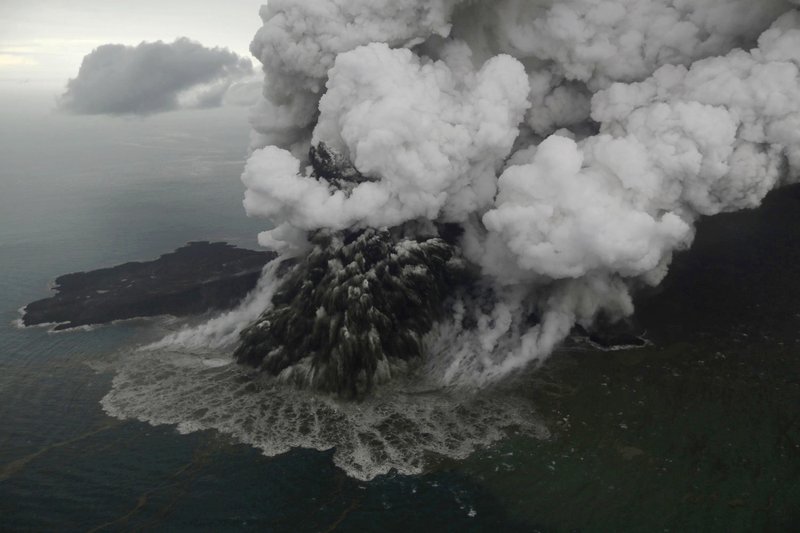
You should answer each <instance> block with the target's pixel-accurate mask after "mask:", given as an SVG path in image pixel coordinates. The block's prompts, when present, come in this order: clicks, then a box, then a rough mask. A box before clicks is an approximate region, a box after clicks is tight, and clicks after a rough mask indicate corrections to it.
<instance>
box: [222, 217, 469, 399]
mask: <svg viewBox="0 0 800 533" xmlns="http://www.w3.org/2000/svg"><path fill="white" fill-rule="evenodd" d="M311 242H312V244H313V245H314V248H313V250H312V251H311V253H310V254H309V255H308V256H307V257H306V258H305V259H303V260H301V261H300V262H299V263H297V264H296V265H295V266H294V267H293V268H292V270H291V271H290V272H289V273H288V275H287V276H286V278H285V279H284V280H283V282H282V285H281V287H280V288H279V290H278V291H277V293H276V294H275V296H274V297H273V300H272V303H273V307H272V308H271V309H269V310H267V311H266V312H265V313H264V314H263V315H262V316H261V317H260V318H259V319H258V320H257V321H256V322H255V323H254V324H252V325H251V326H250V327H249V328H248V329H246V330H245V331H244V332H243V333H242V338H241V345H240V346H239V348H238V349H237V350H236V358H237V360H238V361H239V362H242V363H246V364H249V365H252V366H256V367H259V368H260V369H261V370H263V371H266V372H268V373H270V374H273V375H278V374H282V375H283V377H285V378H286V379H288V380H290V381H293V382H295V383H297V384H299V385H301V386H310V387H313V388H315V389H318V390H322V391H325V392H333V393H336V394H338V395H340V396H343V397H347V398H360V397H363V396H364V395H365V394H366V393H367V392H369V391H370V390H371V388H372V387H373V386H374V385H375V384H376V383H378V382H380V381H383V380H385V379H388V378H389V377H390V375H391V373H392V371H391V368H392V365H393V363H396V362H397V361H407V360H411V359H414V358H417V357H419V356H420V355H421V337H422V335H423V334H425V333H426V332H428V331H429V330H430V328H431V327H432V325H433V324H434V322H435V321H436V320H437V319H438V318H439V317H440V315H441V313H442V311H443V302H444V300H445V298H446V297H447V296H448V295H449V294H450V292H451V290H452V288H453V287H454V286H455V285H456V284H459V283H460V282H461V280H462V279H463V277H464V272H465V270H464V263H463V261H462V260H461V259H460V256H459V254H458V249H457V247H455V246H454V245H452V244H449V243H447V242H446V241H444V240H443V239H441V238H439V237H430V238H422V237H418V238H414V239H409V238H402V237H395V236H393V235H392V234H391V233H390V232H389V231H385V230H383V231H380V230H373V229H368V230H364V231H359V232H345V233H333V234H331V233H329V232H324V231H321V232H317V233H316V234H314V235H313V236H312V237H311Z"/></svg>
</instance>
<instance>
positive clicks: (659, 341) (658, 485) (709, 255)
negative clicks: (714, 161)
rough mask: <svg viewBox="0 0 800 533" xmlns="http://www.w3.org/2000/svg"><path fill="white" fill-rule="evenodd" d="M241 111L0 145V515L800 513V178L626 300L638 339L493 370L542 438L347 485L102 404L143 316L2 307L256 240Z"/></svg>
mask: <svg viewBox="0 0 800 533" xmlns="http://www.w3.org/2000/svg"><path fill="white" fill-rule="evenodd" d="M87 120H88V119H87ZM243 120H244V118H243V114H242V116H241V117H237V116H234V117H231V116H228V115H220V116H215V115H212V116H210V117H209V116H206V117H205V118H202V119H201V118H196V119H195V118H192V117H191V116H186V117H184V116H172V117H167V118H163V119H159V120H156V121H148V122H141V121H138V122H137V121H131V122H122V123H121V124H122V125H120V123H114V126H113V127H111V126H109V125H108V124H106V123H104V122H91V121H80V120H78V119H70V120H67V119H55V118H52V117H41V118H40V120H39V121H38V122H37V121H31V122H30V123H28V124H27V125H26V126H25V128H27V129H25V128H23V131H22V132H21V133H20V132H17V133H16V134H15V135H14V136H13V137H11V136H6V137H3V138H0V141H2V142H0V160H2V161H4V166H3V167H2V169H0V183H2V191H3V194H2V195H0V274H1V275H0V303H1V304H2V305H0V318H1V319H2V320H0V529H2V530H4V531H5V530H9V531H56V530H57V531H128V530H141V529H144V530H163V531H228V530H231V531H235V530H254V531H287V532H290V531H292V532H293V531H409V530H411V531H415V530H416V531H459V532H460V531H487V530H496V531H761V530H767V531H792V530H796V529H797V527H798V524H800V511H798V509H800V332H798V326H799V325H800V276H798V275H797V272H798V270H797V269H798V267H797V265H798V264H799V263H798V260H800V193H799V192H798V190H797V189H788V190H786V191H784V192H782V193H780V194H778V195H776V196H774V197H772V198H771V199H770V200H769V201H768V203H767V207H766V208H765V209H762V210H759V211H754V212H748V213H742V214H736V215H725V216H723V217H719V218H717V219H712V220H709V221H706V222H704V223H703V224H702V226H701V228H700V232H699V234H698V245H697V247H696V249H695V250H694V251H693V252H692V253H690V254H683V255H681V256H680V257H678V258H677V259H676V262H675V265H674V266H673V272H672V274H671V275H670V277H669V278H668V279H667V281H666V283H665V284H664V286H663V288H662V289H659V291H658V292H651V293H648V294H643V295H642V298H641V299H640V302H639V314H638V315H637V319H636V320H637V323H638V326H639V327H641V328H643V329H646V330H647V335H648V338H650V339H651V340H652V341H653V345H652V346H650V347H647V348H645V349H640V350H632V351H618V352H598V351H593V350H588V349H585V348H581V347H579V346H573V347H571V348H564V349H563V350H561V351H560V352H559V353H557V354H555V355H554V356H553V357H552V358H551V359H550V361H549V362H548V363H547V364H546V365H545V366H544V368H542V369H541V370H539V371H538V372H535V373H534V372H529V373H526V374H524V375H520V376H518V377H516V378H515V379H513V380H511V381H510V382H509V383H507V384H505V386H504V387H505V388H506V389H511V390H513V392H514V394H515V395H517V396H519V397H520V398H524V400H525V401H528V402H530V403H531V404H532V405H533V406H534V407H535V410H536V413H537V414H536V417H537V421H541V422H543V423H544V424H545V426H546V427H547V428H548V429H549V431H550V437H549V438H545V439H542V438H533V437H531V436H525V435H517V436H510V437H509V438H506V439H504V440H502V441H500V442H497V443H495V444H493V445H491V446H488V447H484V448H482V449H479V450H478V451H476V452H475V453H473V454H472V455H471V456H470V457H469V458H467V459H447V458H438V459H436V458H434V459H433V460H431V461H430V462H429V466H428V468H427V469H426V471H425V472H424V473H422V474H419V475H410V476H404V475H400V474H397V473H392V472H390V473H389V474H386V475H381V476H378V477H377V478H375V479H373V480H371V481H359V480H357V479H354V478H352V477H348V476H347V475H346V474H345V472H344V471H343V470H342V469H340V468H338V467H336V466H335V465H334V460H333V455H334V450H329V451H312V450H303V449H294V450H292V451H289V452H288V453H284V454H280V455H277V456H275V457H267V456H265V455H263V454H262V453H261V452H260V451H259V450H257V449H255V448H253V447H250V446H248V445H245V444H240V443H237V442H236V441H235V440H234V439H232V438H230V437H228V436H226V435H225V434H222V433H218V432H215V431H196V432H193V433H189V434H181V433H179V432H178V431H177V430H176V428H175V426H173V425H161V426H155V427H154V426H151V425H149V424H146V423H144V422H140V421H136V420H125V421H121V420H118V419H116V418H112V417H109V416H108V415H106V413H105V412H104V411H103V410H102V408H101V405H100V400H101V399H102V398H103V397H104V396H105V395H106V394H107V393H108V392H109V390H110V389H111V386H112V379H113V378H114V376H115V373H116V368H117V367H118V363H119V359H120V357H124V353H125V350H126V349H127V348H129V347H130V346H133V345H137V344H141V343H144V342H147V341H149V340H155V339H156V338H158V336H159V335H160V331H161V330H160V329H159V327H156V326H157V325H158V324H154V323H153V322H147V321H138V322H137V321H133V322H126V323H120V324H115V325H112V326H108V327H101V328H97V329H94V330H91V331H77V332H71V333H60V334H52V333H48V332H47V331H46V330H45V329H26V330H20V329H17V328H15V327H14V326H13V325H12V322H13V321H14V320H15V319H16V318H17V309H18V308H19V307H21V306H23V305H24V304H26V303H28V302H30V301H32V300H35V299H38V298H41V297H43V296H46V295H47V283H48V282H49V281H50V280H52V279H53V278H55V277H56V276H57V275H59V274H63V273H66V272H72V271H77V270H84V269H93V268H97V267H101V266H108V265H113V264H118V263H120V262H123V261H127V260H132V259H149V258H154V257H156V256H157V255H159V254H161V253H164V252H167V251H171V250H172V249H174V248H176V247H177V246H180V245H181V244H183V243H185V242H186V241H189V240H198V239H210V240H227V241H229V242H235V243H237V244H241V245H246V246H254V245H255V234H256V232H257V231H258V230H259V229H261V228H262V226H263V223H261V222H257V221H252V220H248V219H246V218H245V217H244V216H243V214H242V209H241V195H242V187H241V185H240V184H239V182H238V175H239V172H240V169H241V159H242V157H243V153H242V152H243V150H242V147H243V146H245V145H246V143H247V139H246V135H247V132H246V130H245V129H242V127H241V124H242V123H243ZM204 121H205V122H204ZM209 121H212V122H213V123H214V130H213V132H212V131H209V130H208V129H207V124H208V122H209ZM186 132H190V134H187V133H186ZM1 135H2V134H0V136H1ZM26 136H27V137H26ZM34 139H35V140H36V141H37V142H36V143H34V142H33V140H34ZM120 354H122V355H120Z"/></svg>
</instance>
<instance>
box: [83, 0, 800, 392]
mask: <svg viewBox="0 0 800 533" xmlns="http://www.w3.org/2000/svg"><path fill="white" fill-rule="evenodd" d="M792 4H794V5H795V6H796V5H798V4H800V2H798V1H797V0H791V1H789V0H763V1H759V2H752V1H750V0H696V1H693V2H686V1H683V0H606V1H603V2H597V1H595V0H559V1H556V0H541V1H536V2H531V1H525V0H499V1H496V0H492V1H489V0H472V1H468V0H463V1H460V2H459V1H457V0H433V1H424V2H423V1H418V0H400V1H396V0H392V1H389V0H313V1H312V0H307V1H303V2H300V1H293V0H271V1H270V2H269V4H268V5H267V6H264V7H263V8H262V10H261V17H262V19H263V21H264V25H263V28H262V29H261V30H260V31H259V32H258V34H257V35H256V37H255V40H254V41H253V43H252V45H251V51H252V52H253V54H254V55H255V56H256V57H258V58H259V59H260V60H261V62H262V63H263V65H264V71H265V82H264V91H263V98H262V100H261V101H260V103H259V104H258V106H257V107H256V109H255V112H254V116H253V119H252V123H253V128H254V134H253V150H254V151H253V153H252V155H251V157H250V159H249V161H248V163H247V166H246V169H245V171H244V174H243V178H242V179H243V181H244V183H245V184H246V186H247V193H246V198H245V206H246V209H247V211H248V213H249V214H251V215H257V216H263V217H267V218H269V219H271V220H272V221H273V222H274V224H275V226H276V227H275V229H273V230H271V231H268V232H265V233H263V234H262V235H261V236H260V241H261V243H262V244H263V245H265V246H269V247H272V248H275V249H278V250H289V251H291V250H300V249H303V247H304V246H305V245H306V243H305V236H306V234H307V231H309V230H315V229H321V228H329V229H336V230H342V229H357V228H366V227H374V228H386V227H393V226H397V225H400V224H403V223H406V222H411V221H419V220H420V219H426V220H431V221H436V222H453V223H458V224H460V225H461V226H462V227H463V228H464V230H465V233H464V235H463V236H462V238H461V241H460V246H461V249H462V251H463V254H464V256H465V257H466V258H467V259H469V260H470V261H471V262H472V263H474V264H475V265H478V266H479V267H480V269H481V271H482V273H483V275H484V278H485V279H484V282H485V283H486V285H487V286H491V288H492V291H493V294H495V295H496V299H495V301H494V304H493V308H492V309H490V310H487V309H486V307H485V306H469V305H467V304H469V302H467V301H465V300H460V301H457V302H455V304H454V305H455V307H454V315H453V319H452V320H451V321H448V322H446V323H443V324H441V325H440V326H439V328H438V329H437V333H436V334H435V335H434V336H433V337H432V339H431V341H430V343H431V344H430V345H431V349H432V350H434V351H437V352H438V353H439V356H440V357H441V365H442V368H441V371H442V376H443V378H444V379H445V380H446V381H450V382H457V381H462V380H473V381H474V380H478V381H484V380H489V379H493V378H495V377H498V376H502V375H504V374H506V373H507V372H509V371H511V370H513V369H515V368H519V367H522V366H524V365H527V364H530V363H531V362H532V361H541V360H542V359H543V358H544V357H546V356H547V355H548V354H549V353H550V352H551V351H552V350H553V348H554V347H555V346H557V344H558V343H559V342H560V341H561V340H563V338H564V337H565V336H566V335H567V334H568V333H569V331H570V330H571V328H572V327H573V326H574V325H575V324H576V323H580V324H582V325H587V326H588V325H590V324H591V323H592V322H593V321H594V320H595V319H596V318H597V317H598V315H599V314H603V315H605V316H606V317H608V318H611V319H617V318H621V317H624V316H627V315H630V314H631V313H632V312H633V305H632V301H631V291H632V290H633V289H634V288H635V287H637V286H641V285H643V284H646V285H655V284H658V283H659V282H660V281H661V280H662V279H663V277H664V276H665V275H666V273H667V269H668V266H669V264H670V261H671V258H672V255H673V253H674V252H675V251H677V250H682V249H685V248H687V247H688V246H690V245H691V243H692V239H693V235H694V229H693V226H694V223H695V222H696V220H697V219H698V217H700V216H704V215H714V214H717V213H721V212H725V211H733V210H738V209H745V208H752V207H756V206H758V205H759V203H760V202H761V200H762V199H763V197H764V196H765V195H766V194H767V192H769V191H770V190H771V189H772V188H774V187H775V186H777V185H779V184H781V183H788V182H791V181H795V180H797V178H798V175H800V13H799V12H798V11H794V10H793V9H792V8H793V5H792ZM90 63H92V62H88V61H87V64H90ZM85 68H86V70H87V76H88V72H90V71H91V70H92V68H91V65H90V66H86V67H85ZM83 70H84V69H83V68H82V72H83ZM82 77H83V75H82V76H80V77H79V80H81V78H82ZM79 80H78V81H79ZM78 81H76V82H75V83H74V85H75V87H77V86H78ZM70 90H71V91H73V92H74V91H76V89H73V88H71V89H70ZM320 142H324V143H325V144H326V145H327V146H329V147H331V148H333V149H334V150H335V151H337V152H339V153H341V154H343V155H344V156H346V157H347V158H349V159H350V160H351V161H352V163H353V164H354V166H355V167H356V169H357V170H358V171H359V172H360V173H361V174H363V175H364V176H367V177H369V178H371V179H369V180H366V181H363V182H361V183H359V184H357V185H356V186H354V188H353V189H352V190H348V191H345V190H339V189H336V188H334V187H332V186H331V185H330V184H329V183H328V182H326V181H324V180H322V179H319V178H317V177H315V176H313V175H312V173H311V172H310V171H309V169H308V168H307V164H308V159H307V154H308V150H309V147H310V146H312V145H317V144H318V143H320ZM469 309H483V310H482V311H469ZM466 312H475V313H477V316H476V317H475V318H476V319H477V320H476V322H477V324H478V326H477V328H473V329H472V330H470V331H464V330H462V329H460V328H461V327H460V318H461V317H462V316H463V314H464V313H466ZM531 312H536V313H537V314H538V316H540V317H541V320H540V321H539V323H538V324H537V325H535V326H530V325H528V324H527V323H526V321H525V317H526V316H528V315H529V314H530V313H531ZM437 335H438V336H439V337H438V340H437V338H436V336H437ZM444 337H446V338H448V339H449V342H441V339H442V338H444ZM455 339H458V341H457V342H456V341H455Z"/></svg>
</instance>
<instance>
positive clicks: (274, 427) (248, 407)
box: [101, 348, 548, 480]
mask: <svg viewBox="0 0 800 533" xmlns="http://www.w3.org/2000/svg"><path fill="white" fill-rule="evenodd" d="M120 359H121V367H120V368H119V369H118V373H117V375H116V376H115V377H114V379H113V385H112V389H111V391H110V392H109V393H108V394H107V395H106V396H105V397H104V398H103V399H102V401H101V403H102V406H103V409H104V410H105V411H106V413H108V414H109V415H111V416H113V417H116V418H120V419H136V420H140V421H144V422H148V423H150V424H153V425H158V424H174V425H175V426H176V428H177V430H178V431H179V432H180V433H191V432H194V431H201V430H208V429H215V430H217V431H220V432H221V433H223V434H226V435H229V436H231V437H233V438H234V439H236V440H237V441H239V442H242V443H246V444H249V445H252V446H254V447H256V448H258V449H260V450H261V451H263V453H264V454H265V455H268V456H275V455H279V454H282V453H285V452H287V451H289V450H291V449H293V448H308V449H314V450H329V449H335V453H334V456H333V459H334V462H335V464H336V465H337V466H339V467H340V468H342V469H343V470H344V471H345V472H346V473H347V474H348V475H350V476H352V477H355V478H357V479H362V480H369V479H372V478H374V477H375V476H378V475H381V474H386V473H388V472H390V471H391V470H396V471H397V472H399V473H402V474H418V473H420V472H423V471H424V470H425V468H426V466H427V465H428V464H429V462H430V459H431V458H432V457H433V456H436V455H439V456H445V457H451V458H465V457H467V456H468V455H470V454H471V453H472V452H474V451H475V450H477V449H479V448H483V447H487V446H489V445H491V444H492V443H494V442H497V441H498V440H500V439H502V438H504V437H505V436H506V435H508V434H509V432H512V431H513V432H523V433H525V434H528V435H532V436H535V437H539V438H546V437H547V436H548V432H547V430H546V428H545V427H544V426H543V425H542V424H541V423H540V422H539V421H538V418H537V416H536V413H535V412H534V411H533V409H532V407H531V405H530V404H529V403H528V402H527V401H524V400H522V399H520V398H517V397H512V396H509V395H505V394H502V393H499V392H488V391H483V392H482V393H481V394H470V393H465V391H463V390H450V389H442V388H441V387H440V386H439V388H436V387H437V385H436V384H433V383H430V382H429V381H427V380H426V379H424V378H423V377H421V376H409V378H408V379H406V380H396V381H394V382H392V383H390V384H388V385H387V386H385V387H382V388H381V389H380V390H378V391H377V392H376V394H375V395H374V396H372V397H371V398H369V399H367V400H366V401H364V402H362V403H353V402H341V401H338V400H336V399H334V398H331V397H329V396H325V395H320V394H317V393H313V392H310V391H304V390H297V389H294V388H292V387H290V386H288V385H286V384H283V383H280V382H279V381H278V380H276V379H274V378H270V377H267V376H264V375H259V374H256V373H255V372H253V371H252V370H249V369H246V368H243V367H241V366H239V365H235V364H216V363H221V362H223V361H227V362H230V361H231V359H230V357H227V356H226V355H224V354H223V353H218V354H216V355H215V356H212V355H210V354H208V353H206V354H204V355H201V356H198V355H196V354H194V353H190V352H187V351H175V350H172V351H167V350H159V349H152V348H149V349H144V350H138V351H135V352H132V353H130V354H126V355H125V357H122V358H120ZM209 363H211V364H209Z"/></svg>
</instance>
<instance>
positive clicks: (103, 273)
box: [22, 241, 275, 330]
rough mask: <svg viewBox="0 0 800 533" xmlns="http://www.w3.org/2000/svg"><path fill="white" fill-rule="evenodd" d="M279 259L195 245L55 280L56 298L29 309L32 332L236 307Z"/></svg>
mask: <svg viewBox="0 0 800 533" xmlns="http://www.w3.org/2000/svg"><path fill="white" fill-rule="evenodd" d="M274 258H275V254H274V253H272V252H257V251H254V250H245V249H242V248H236V247H234V246H232V245H230V244H226V243H222V242H216V243H209V242H204V241H203V242H190V243H189V244H188V245H186V246H183V247H181V248H178V249H177V250H175V251H174V252H171V253H168V254H164V255H162V256H161V257H159V258H158V259H156V260H154V261H147V262H130V263H125V264H123V265H118V266H115V267H112V268H102V269H99V270H92V271H91V272H77V273H73V274H66V275H64V276H60V277H58V278H57V279H56V280H55V287H54V288H55V290H56V294H55V295H53V296H51V297H50V298H45V299H43V300H38V301H36V302H33V303H31V304H28V305H27V306H26V307H25V309H24V315H23V317H22V322H23V324H24V325H26V326H34V325H39V324H52V323H56V324H58V325H57V326H56V327H55V329H56V330H64V329H70V328H75V327H78V326H85V325H90V324H105V323H108V322H111V321H114V320H121V319H127V318H138V317H149V316H157V315H167V314H169V315H176V316H184V315H192V314H199V313H203V312H205V311H209V310H211V309H227V308H230V307H233V306H234V305H236V304H237V303H238V302H239V301H240V300H241V299H242V298H243V297H244V296H245V295H247V293H248V292H250V291H251V290H252V289H253V287H255V286H256V283H257V281H258V278H259V276H260V275H261V270H262V268H263V267H264V265H265V264H266V263H268V262H269V261H271V260H272V259H274Z"/></svg>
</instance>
